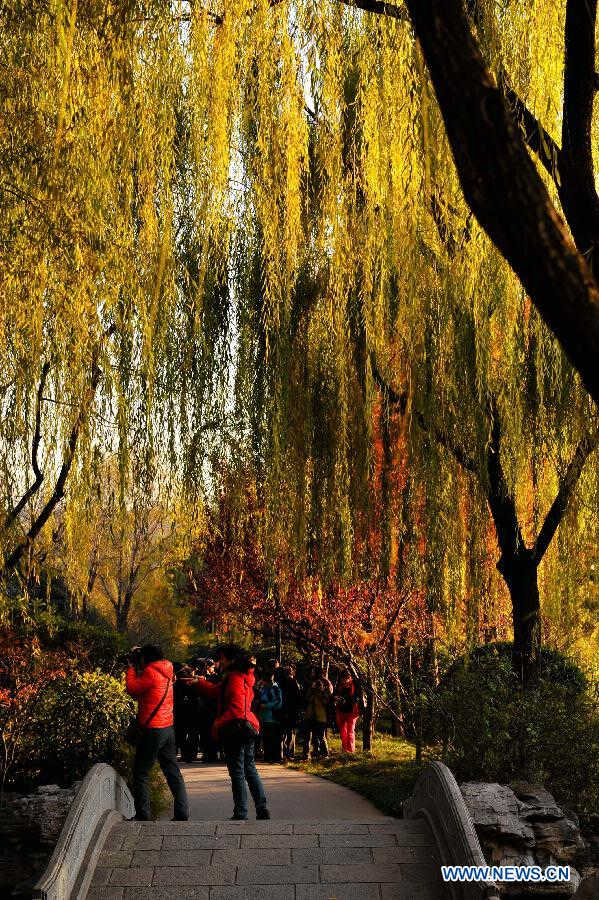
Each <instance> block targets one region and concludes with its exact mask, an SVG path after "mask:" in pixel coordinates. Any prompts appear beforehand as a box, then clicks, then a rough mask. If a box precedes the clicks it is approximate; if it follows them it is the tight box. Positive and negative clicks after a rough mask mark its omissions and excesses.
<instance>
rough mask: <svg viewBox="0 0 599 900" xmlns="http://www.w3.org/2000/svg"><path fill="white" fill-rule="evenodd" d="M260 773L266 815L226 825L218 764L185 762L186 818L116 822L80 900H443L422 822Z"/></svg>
mask: <svg viewBox="0 0 599 900" xmlns="http://www.w3.org/2000/svg"><path fill="white" fill-rule="evenodd" d="M260 771H261V775H262V776H263V778H264V782H265V788H266V791H267V795H268V799H269V807H270V809H271V812H272V815H273V818H272V820H271V821H270V822H256V821H252V820H250V821H248V822H230V821H227V820H226V819H227V817H228V816H229V815H230V813H231V797H230V785H229V782H228V778H227V776H226V770H225V769H224V767H221V766H201V765H192V766H186V767H184V774H185V779H186V782H187V784H188V788H189V794H190V800H191V820H190V821H189V822H170V821H169V820H168V818H167V820H161V821H158V822H124V823H122V824H121V825H117V826H116V827H115V828H114V829H113V831H112V832H111V834H110V835H109V837H108V840H107V842H106V844H105V847H104V851H103V853H102V855H101V857H100V860H99V863H98V866H97V868H96V871H95V873H94V878H93V883H92V887H91V888H90V891H89V893H88V896H87V900H178V898H182V900H183V898H192V897H193V898H195V900H449V894H448V893H447V892H446V890H445V889H444V888H443V885H442V884H441V882H440V877H439V862H438V859H437V851H436V847H435V846H434V843H433V838H432V834H431V832H430V830H429V828H428V826H427V825H426V824H425V823H424V822H420V821H405V820H402V819H391V818H387V817H385V816H382V815H381V813H379V812H378V811H377V810H376V809H375V808H374V807H373V806H372V805H371V804H370V803H368V801H366V800H364V798H362V797H360V796H359V795H357V794H355V793H354V792H353V791H349V790H347V789H345V788H342V787H340V786H339V785H335V784H332V783H331V782H328V781H324V780H322V779H319V778H315V777H312V776H309V775H305V774H304V773H302V772H295V771H291V770H289V769H285V768H283V767H280V766H276V767H275V766H262V767H260ZM290 813H292V817H291V816H290ZM291 818H292V821H291Z"/></svg>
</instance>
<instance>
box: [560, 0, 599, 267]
mask: <svg viewBox="0 0 599 900" xmlns="http://www.w3.org/2000/svg"><path fill="white" fill-rule="evenodd" d="M596 22H597V0H568V2H567V5H566V27H565V59H564V115H563V124H562V158H563V159H562V166H561V169H562V171H561V177H562V187H561V191H560V198H561V201H562V206H563V208H564V213H565V216H566V219H567V220H568V224H569V225H570V228H571V229H572V234H573V235H574V240H575V241H576V245H577V247H578V249H579V250H580V251H581V253H584V254H585V255H586V257H587V259H588V261H589V263H590V265H591V268H592V269H593V270H595V271H596V270H597V269H599V265H598V264H597V260H596V259H595V256H596V250H597V247H598V245H599V197H598V196H597V190H596V187H595V174H594V171H593V149H592V141H591V125H592V119H593V102H594V99H595V90H596V77H597V76H596V73H595V26H596Z"/></svg>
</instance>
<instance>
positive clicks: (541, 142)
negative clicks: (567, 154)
mask: <svg viewBox="0 0 599 900" xmlns="http://www.w3.org/2000/svg"><path fill="white" fill-rule="evenodd" d="M501 86H502V88H503V94H504V96H505V99H506V103H507V105H508V108H509V111H510V112H511V114H512V116H513V117H514V120H515V121H516V122H517V124H518V126H519V127H520V131H521V133H522V136H523V138H524V140H525V141H526V145H527V147H528V148H529V150H532V151H533V153H534V154H535V155H536V156H537V158H538V160H539V162H541V163H542V165H543V166H544V168H545V169H546V170H547V172H548V173H549V174H550V175H551V177H552V178H553V180H554V181H555V183H556V185H557V187H558V189H559V188H561V174H560V166H561V157H562V152H561V150H560V148H559V146H558V144H557V142H556V141H554V140H553V138H552V137H551V135H550V134H549V132H548V131H545V129H544V128H543V126H542V125H541V123H540V122H539V120H538V119H537V117H536V116H535V115H533V113H531V111H530V110H529V108H528V107H527V106H526V104H525V103H524V101H523V100H521V99H520V97H519V96H518V94H517V93H516V91H515V90H514V89H513V88H512V87H510V85H509V83H508V81H507V78H506V76H505V75H502V78H501Z"/></svg>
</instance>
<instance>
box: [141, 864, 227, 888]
mask: <svg viewBox="0 0 599 900" xmlns="http://www.w3.org/2000/svg"><path fill="white" fill-rule="evenodd" d="M234 883H235V866H159V867H156V869H155V870H154V884H155V885H166V886H167V887H168V886H170V885H176V884H208V885H213V884H214V885H216V884H234Z"/></svg>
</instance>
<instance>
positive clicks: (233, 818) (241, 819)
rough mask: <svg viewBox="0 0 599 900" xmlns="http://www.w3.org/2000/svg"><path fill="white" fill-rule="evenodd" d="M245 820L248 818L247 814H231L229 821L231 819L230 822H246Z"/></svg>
mask: <svg viewBox="0 0 599 900" xmlns="http://www.w3.org/2000/svg"><path fill="white" fill-rule="evenodd" d="M247 820H248V817H247V816H231V818H230V820H229V821H231V822H247Z"/></svg>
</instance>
